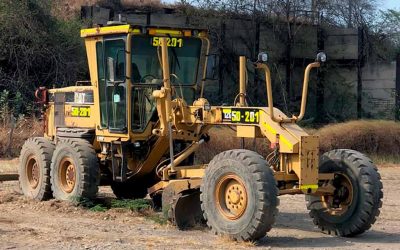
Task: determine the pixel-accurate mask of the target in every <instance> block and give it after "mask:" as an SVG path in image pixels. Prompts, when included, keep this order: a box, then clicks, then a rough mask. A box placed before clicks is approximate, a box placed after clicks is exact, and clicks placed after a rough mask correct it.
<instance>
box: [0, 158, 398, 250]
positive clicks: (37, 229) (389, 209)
mask: <svg viewBox="0 0 400 250" xmlns="http://www.w3.org/2000/svg"><path fill="white" fill-rule="evenodd" d="M1 165H2V164H1V162H0V166H1ZM0 168H1V167H0ZM380 172H381V175H382V179H383V185H384V200H383V208H382V209H381V214H380V217H379V219H378V220H377V222H376V223H375V225H373V227H372V228H371V229H370V231H368V232H366V233H364V234H363V235H361V236H358V237H355V238H340V237H333V236H329V235H325V234H322V233H320V232H319V230H318V228H316V227H314V225H313V223H312V221H311V219H310V218H309V216H308V213H307V210H306V208H305V202H304V196H302V195H297V196H283V197H280V199H281V202H280V206H279V210H280V213H279V216H278V219H277V222H276V224H275V226H274V228H273V229H272V230H271V232H269V233H268V236H267V237H264V238H263V239H261V240H260V241H259V242H256V243H243V242H232V241H230V240H228V239H226V238H222V237H218V236H214V235H212V234H211V233H210V232H209V230H208V229H207V228H198V229H195V230H189V231H179V230H177V229H176V228H175V227H173V226H171V225H160V224H158V223H157V222H154V221H153V220H151V219H150V218H149V216H145V215H140V214H137V213H133V212H130V211H127V210H124V209H122V210H121V209H111V210H108V211H106V212H92V211H90V210H87V209H84V208H81V207H76V206H74V205H72V204H69V203H65V202H60V201H56V200H50V201H46V202H36V201H32V200H29V199H26V198H25V197H23V196H22V195H21V194H20V191H19V188H18V182H3V183H0V249H211V248H214V249H245V248H246V249H248V248H255V249H258V248H259V249H305V248H307V249H400V213H399V211H400V210H399V206H400V201H399V200H398V199H397V198H396V197H397V195H398V194H399V193H400V167H399V166H390V167H381V168H380ZM111 197H112V194H111V191H110V189H109V188H108V187H102V188H101V189H100V194H99V199H110V198H111Z"/></svg>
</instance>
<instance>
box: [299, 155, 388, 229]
mask: <svg viewBox="0 0 400 250" xmlns="http://www.w3.org/2000/svg"><path fill="white" fill-rule="evenodd" d="M319 171H320V173H334V174H335V177H334V179H333V180H331V181H328V182H326V183H324V185H329V186H331V187H332V188H333V190H334V192H333V194H330V195H323V196H312V195H307V196H306V200H307V201H308V205H307V208H308V209H309V210H310V216H311V217H312V218H313V222H314V224H315V225H317V226H318V227H319V228H320V229H321V230H322V231H323V232H325V233H328V234H336V235H339V236H346V237H351V236H355V235H358V234H361V233H363V232H365V231H366V230H368V229H369V228H370V227H371V225H372V224H373V223H374V222H375V221H376V218H377V217H378V215H379V208H381V207H382V197H383V192H382V182H381V177H380V175H379V173H378V171H377V167H376V166H375V165H374V164H373V163H372V161H371V160H370V159H369V158H368V157H366V156H365V155H363V154H361V153H359V152H357V151H354V150H348V149H337V150H332V151H330V152H327V153H325V154H324V155H323V156H322V157H321V160H320V166H319Z"/></svg>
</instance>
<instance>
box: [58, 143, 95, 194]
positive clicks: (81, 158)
mask: <svg viewBox="0 0 400 250" xmlns="http://www.w3.org/2000/svg"><path fill="white" fill-rule="evenodd" d="M65 156H68V157H70V158H71V159H72V161H73V163H74V165H75V168H76V183H75V187H74V189H73V190H72V191H71V192H70V193H67V192H65V191H64V190H63V189H62V188H61V184H60V181H59V178H58V171H59V167H60V161H61V160H62V158H63V157H65ZM99 171H100V170H99V164H98V159H97V157H96V152H95V150H94V148H93V146H92V145H91V144H90V143H89V142H88V141H86V140H83V139H63V140H61V141H59V143H57V145H56V150H55V151H54V154H53V158H52V160H51V171H50V176H51V178H50V180H51V188H52V190H53V195H54V198H56V199H58V200H67V201H76V200H78V199H81V198H88V199H90V198H93V197H95V196H96V194H97V192H98V189H99V187H98V186H99V183H100V173H99Z"/></svg>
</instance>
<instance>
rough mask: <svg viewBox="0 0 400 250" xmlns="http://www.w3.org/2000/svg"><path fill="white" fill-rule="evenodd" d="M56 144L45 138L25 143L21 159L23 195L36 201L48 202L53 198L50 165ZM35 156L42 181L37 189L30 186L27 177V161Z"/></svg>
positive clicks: (20, 176) (19, 169)
mask: <svg viewBox="0 0 400 250" xmlns="http://www.w3.org/2000/svg"><path fill="white" fill-rule="evenodd" d="M54 148H55V146H54V143H53V142H52V141H50V140H47V139H45V138H43V137H34V138H29V139H27V140H26V141H25V143H24V145H23V146H22V149H21V154H20V157H19V162H20V163H19V168H18V174H19V177H18V179H19V186H20V188H21V190H22V193H23V194H24V195H25V196H27V197H29V198H32V199H35V200H40V201H43V200H48V199H51V198H52V193H51V188H50V164H51V157H52V155H53V152H54ZM31 155H34V156H35V158H36V159H37V162H38V164H39V167H40V181H39V184H38V186H37V187H36V188H35V189H32V188H31V187H30V186H29V183H28V180H27V178H28V177H27V175H26V170H25V168H26V164H27V159H28V158H29V157H30V156H31Z"/></svg>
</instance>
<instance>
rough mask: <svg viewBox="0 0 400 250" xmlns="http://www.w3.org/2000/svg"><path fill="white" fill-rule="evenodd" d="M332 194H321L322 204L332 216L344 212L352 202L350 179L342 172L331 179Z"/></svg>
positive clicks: (352, 193) (352, 190)
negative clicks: (333, 188)
mask: <svg viewBox="0 0 400 250" xmlns="http://www.w3.org/2000/svg"><path fill="white" fill-rule="evenodd" d="M333 186H334V187H335V192H334V194H333V195H325V196H322V204H323V206H324V207H325V209H326V212H327V213H329V214H330V215H333V216H340V215H343V214H344V213H346V212H347V211H348V210H349V208H350V206H351V204H352V203H353V197H354V188H353V184H352V182H351V181H350V179H349V178H348V177H347V176H346V175H344V174H336V175H335V179H334V180H333Z"/></svg>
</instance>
